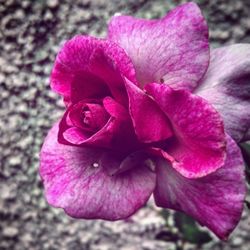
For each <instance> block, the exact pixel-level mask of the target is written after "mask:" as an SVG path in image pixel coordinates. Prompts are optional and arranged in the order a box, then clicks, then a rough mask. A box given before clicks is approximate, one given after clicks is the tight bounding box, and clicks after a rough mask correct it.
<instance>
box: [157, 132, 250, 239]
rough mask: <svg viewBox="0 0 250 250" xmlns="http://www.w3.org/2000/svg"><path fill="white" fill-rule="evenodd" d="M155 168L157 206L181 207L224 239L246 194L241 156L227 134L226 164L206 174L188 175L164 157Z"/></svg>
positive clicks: (232, 228)
mask: <svg viewBox="0 0 250 250" xmlns="http://www.w3.org/2000/svg"><path fill="white" fill-rule="evenodd" d="M156 169H157V186H156V189H155V193H154V197H155V201H156V203H157V205H158V206H161V207H165V208H171V209H174V210H177V211H182V212H184V213H186V214H188V215H190V216H192V217H193V218H195V219H196V220H197V221H199V223H201V225H204V226H206V227H208V228H209V229H210V230H212V231H213V232H214V233H215V234H216V235H217V236H218V237H219V238H221V239H224V240H225V239H227V237H228V235H229V234H230V233H231V232H232V231H233V230H234V228H235V227H236V225H237V224H238V222H239V220H240V217H241V213H242V209H243V203H244V197H245V195H246V186H245V176H244V164H243V160H242V156H241V153H240V150H239V148H238V147H237V145H236V144H235V142H234V141H233V140H232V139H231V138H230V137H229V136H228V143H227V157H226V161H225V165H224V166H223V167H221V168H220V169H218V170H217V171H216V172H214V173H212V174H210V175H208V176H205V177H202V178H198V179H187V178H185V177H183V176H182V175H180V174H179V173H178V172H177V171H175V170H174V168H172V167H171V166H170V164H168V163H167V161H166V160H160V161H159V162H158V165H157V168H156Z"/></svg>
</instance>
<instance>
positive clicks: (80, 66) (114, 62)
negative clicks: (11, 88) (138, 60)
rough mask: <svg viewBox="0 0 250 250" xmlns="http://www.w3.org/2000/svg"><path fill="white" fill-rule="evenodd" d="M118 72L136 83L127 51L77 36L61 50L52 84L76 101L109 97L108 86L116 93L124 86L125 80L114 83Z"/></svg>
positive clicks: (61, 92)
mask: <svg viewBox="0 0 250 250" xmlns="http://www.w3.org/2000/svg"><path fill="white" fill-rule="evenodd" d="M100 66H102V67H103V68H100ZM100 71H101V73H102V74H100ZM106 71H107V72H106ZM109 74H111V75H110V79H107V77H108V75H109ZM117 74H118V75H119V74H122V75H124V76H126V77H127V78H128V79H130V80H131V81H133V82H136V79H135V70H134V68H133V65H132V63H131V61H130V59H129V57H128V56H127V55H126V53H125V52H124V50H123V49H122V48H120V47H119V46H118V45H116V44H115V43H114V42H112V41H108V40H104V39H97V38H94V37H88V36H81V35H78V36H75V37H74V38H72V39H71V40H69V41H67V42H66V43H65V44H64V46H63V47H62V49H61V51H60V52H59V53H58V55H57V57H56V61H55V64H54V67H53V70H52V74H51V87H52V89H53V90H54V91H56V92H58V93H59V94H61V95H63V96H64V97H65V98H66V99H67V100H71V99H73V100H72V101H73V102H74V103H75V102H78V101H80V100H81V99H83V98H91V97H93V96H94V97H95V96H106V95H108V94H109V87H110V88H111V92H112V93H116V89H117V88H118V89H119V88H122V85H123V82H122V81H121V82H115V84H114V80H113V79H112V76H113V75H115V76H117ZM116 79H118V77H116ZM109 80H110V81H109ZM118 80H120V79H118ZM109 83H111V84H109ZM112 88H115V89H112Z"/></svg>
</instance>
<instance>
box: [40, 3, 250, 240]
mask: <svg viewBox="0 0 250 250" xmlns="http://www.w3.org/2000/svg"><path fill="white" fill-rule="evenodd" d="M249 79H250V45H249V44H238V45H231V46H227V47H223V48H219V49H211V51H210V50H209V41H208V27H207V24H206V22H205V20H204V18H203V16H202V14H201V11H200V9H199V8H198V6H197V5H196V4H194V3H187V4H183V5H180V6H179V7H177V8H176V9H174V10H172V11H170V12H169V13H168V14H167V15H166V16H165V17H163V18H162V19H158V20H144V19H139V18H134V17H130V16H115V17H113V18H112V20H111V22H110V23H109V27H108V35H107V38H106V39H97V38H94V37H90V36H82V35H78V36H76V37H74V38H72V39H71V40H69V41H67V42H66V43H65V44H64V45H63V47H62V49H61V50H60V52H59V53H58V55H57V57H56V61H55V64H54V67H53V70H52V74H51V88H52V90H53V91H55V92H57V93H59V94H60V95H61V96H63V98H64V102H65V106H66V111H65V113H64V115H63V117H62V118H61V119H60V121H58V122H57V123H56V124H55V125H54V126H53V128H52V129H51V130H50V132H49V133H48V136H47V138H46V139H45V142H44V144H43V147H42V150H41V154H40V175H41V178H42V180H43V183H44V187H45V195H46V198H47V201H48V202H49V204H51V205H52V206H54V207H60V208H63V209H64V210H65V212H66V213H67V214H68V215H70V216H72V217H74V218H84V219H105V220H119V219H125V218H127V217H129V216H131V215H132V214H134V213H135V212H136V211H137V210H138V209H139V208H141V207H142V206H144V205H145V203H146V202H147V201H148V199H149V197H150V196H151V195H152V194H153V196H154V199H155V202H156V205H158V206H160V207H163V208H170V209H174V210H178V211H182V212H184V213H186V214H188V215H190V216H192V217H193V218H195V219H196V220H197V221H198V222H199V223H200V224H202V225H204V226H206V227H208V228H209V229H210V230H212V231H213V232H214V233H215V234H216V235H217V236H218V237H219V238H221V239H226V238H227V237H228V235H229V234H230V233H231V232H232V230H233V229H234V228H235V226H236V225H237V223H238V221H239V220H240V217H241V213H242V209H243V202H244V197H245V194H246V187H245V176H244V164H243V160H242V155H241V152H240V149H239V148H238V146H237V142H243V141H245V140H247V139H250V130H249V125H250V114H249V111H250V84H249V83H250V80H249Z"/></svg>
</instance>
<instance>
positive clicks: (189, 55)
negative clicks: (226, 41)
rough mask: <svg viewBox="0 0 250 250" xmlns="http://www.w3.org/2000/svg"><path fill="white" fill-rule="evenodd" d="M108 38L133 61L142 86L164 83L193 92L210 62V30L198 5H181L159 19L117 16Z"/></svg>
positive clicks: (113, 20) (110, 27)
mask: <svg viewBox="0 0 250 250" xmlns="http://www.w3.org/2000/svg"><path fill="white" fill-rule="evenodd" d="M108 39H110V40H112V41H114V42H116V43H117V44H119V45H120V46H121V47H122V48H123V49H124V50H125V51H126V52H127V54H128V55H129V57H130V58H131V59H132V62H133V64H134V66H135V69H136V76H137V80H138V82H139V83H140V84H141V86H143V85H145V84H146V83H150V82H163V81H164V82H165V83H166V84H169V85H171V86H172V87H173V88H178V89H179V88H187V89H190V90H192V89H194V88H195V87H196V86H197V84H198V81H199V80H200V79H201V78H202V76H203V75H204V73H205V72H206V69H207V66H208V63H209V44H208V27H207V24H206V22H205V20H204V18H203V16H202V14H201V11H200V9H199V7H198V6H197V5H196V4H195V3H186V4H183V5H180V6H179V7H177V8H175V9H174V10H172V11H170V12H169V13H168V14H167V15H166V16H165V17H164V18H162V19H159V20H146V19H139V18H133V17H130V16H114V17H113V18H112V20H111V22H110V24H109V33H108ZM184 80H185V81H184Z"/></svg>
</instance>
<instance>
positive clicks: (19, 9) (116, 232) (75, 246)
mask: <svg viewBox="0 0 250 250" xmlns="http://www.w3.org/2000/svg"><path fill="white" fill-rule="evenodd" d="M181 2H185V1H167V0H155V1H153V0H137V1H135V0H129V1H118V0H112V1H105V0H93V1H89V0H79V1H70V0H68V1H66V0H64V1H58V0H48V1H45V0H39V1H38V0H37V1H21V0H20V1H18V0H0V138H1V139H0V162H1V163H0V164H1V165H0V249H1V250H2V249H10V250H12V249H13V250H17V249H20V250H24V249H25V250H26V249H28V250H29V249H31V250H33V249H34V250H36V249H37V250H40V249H41V250H43V249H55V250H57V249H62V250H63V249H67V250H71V249H72V250H88V249H90V250H118V249H121V250H141V249H145V250H151V249H152V250H161V249H162V250H163V249H164V250H172V249H173V250H175V249H177V248H178V249H181V248H183V249H190V250H191V249H211V250H217V249H218V250H219V249H223V250H226V249H240V250H241V249H242V250H247V249H249V244H250V233H249V232H250V218H249V212H247V211H245V212H244V216H243V218H242V220H241V222H240V224H239V226H238V228H237V229H236V230H235V232H234V233H233V234H232V236H231V238H230V240H229V242H227V243H221V242H218V240H216V239H214V240H213V241H212V242H211V243H209V244H206V245H203V246H202V247H199V246H195V245H192V244H184V245H182V246H181V243H180V242H177V243H176V242H175V241H174V240H173V239H172V240H171V239H170V240H169V241H162V240H159V239H157V238H159V236H158V235H159V232H161V231H162V230H166V229H163V228H164V220H163V219H162V217H161V216H160V215H159V210H158V209H156V208H155V207H154V205H153V203H152V202H149V205H148V206H147V207H145V208H143V209H141V210H140V212H139V213H138V214H136V215H135V216H133V217H132V218H131V219H130V220H128V221H126V222H115V223H110V222H103V221H86V220H74V219H71V218H69V217H67V216H66V215H65V214H64V213H63V212H62V211H61V210H59V209H53V208H51V207H49V206H48V205H47V204H46V202H45V199H44V197H43V189H42V184H41V181H40V179H39V176H38V174H37V170H38V160H39V158H38V155H39V150H40V147H41V144H42V141H43V138H44V137H45V135H46V133H47V131H48V129H49V128H50V127H51V125H52V124H53V122H55V121H56V120H57V118H58V117H60V116H61V114H62V112H63V104H62V101H61V100H60V98H59V96H57V95H56V94H54V93H53V92H51V91H50V89H49V74H50V71H51V68H52V65H53V61H54V59H55V55H56V53H57V52H58V49H59V47H60V44H61V43H62V41H64V40H66V39H69V38H70V37H72V36H74V35H75V34H79V33H82V34H91V35H94V36H105V33H106V24H107V21H108V20H109V18H110V17H111V16H112V15H113V14H115V13H116V12H122V13H127V14H133V15H136V16H140V17H145V18H154V17H159V16H162V15H164V14H165V13H166V11H167V10H169V9H170V8H173V7H174V6H176V5H178V4H179V3H181ZM197 2H198V4H199V5H200V6H201V7H202V9H203V11H204V14H205V16H206V17H207V20H208V23H209V26H210V37H211V42H212V45H213V46H219V45H221V44H229V43H235V42H250V1H249V0H245V1H243V0H238V1H234V0H228V1H226V0H225V1H216V0H214V1H212V0H211V1H205V0H204V1H197ZM169 225H170V226H169V228H170V229H169V230H171V231H172V232H177V229H176V228H175V227H174V226H173V222H172V221H171V217H170V219H169ZM177 233H178V232H177Z"/></svg>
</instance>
